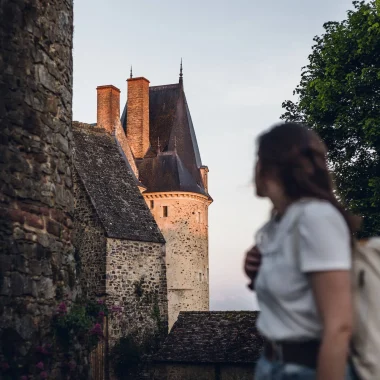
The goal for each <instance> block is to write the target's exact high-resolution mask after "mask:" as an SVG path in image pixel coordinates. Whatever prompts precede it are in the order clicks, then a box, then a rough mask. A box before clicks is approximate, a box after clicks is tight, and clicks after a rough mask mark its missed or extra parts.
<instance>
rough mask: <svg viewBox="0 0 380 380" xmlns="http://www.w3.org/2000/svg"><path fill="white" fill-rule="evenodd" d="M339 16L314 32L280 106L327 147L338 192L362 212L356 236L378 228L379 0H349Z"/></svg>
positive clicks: (379, 214)
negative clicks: (296, 82) (302, 63)
mask: <svg viewBox="0 0 380 380" xmlns="http://www.w3.org/2000/svg"><path fill="white" fill-rule="evenodd" d="M353 5H354V10H350V11H348V12H347V19H346V20H344V21H342V22H327V23H325V24H324V29H325V32H324V34H322V35H321V36H316V37H315V38H314V42H315V44H314V46H313V47H312V53H311V54H310V55H309V63H308V65H307V66H305V67H303V68H302V73H301V81H300V84H299V85H298V86H297V87H296V89H295V90H294V93H293V94H294V95H297V96H298V101H297V102H292V101H290V100H287V101H285V102H284V103H283V104H282V106H283V108H284V109H285V113H284V114H283V115H282V116H281V118H282V119H283V120H286V121H298V122H303V123H306V124H308V125H309V126H310V127H311V128H313V129H314V130H316V131H317V132H318V133H319V135H320V136H321V138H322V139H323V140H324V142H325V143H326V145H327V147H328V149H329V155H328V158H329V163H330V167H331V170H332V172H333V174H334V178H335V184H336V188H337V191H338V195H339V197H340V199H341V200H342V202H343V203H344V204H346V205H347V207H348V208H349V209H351V210H352V211H353V212H355V213H357V214H359V215H362V216H363V217H364V224H363V229H362V231H361V236H373V235H378V234H379V231H380V0H372V1H370V2H365V1H360V2H359V1H354V2H353Z"/></svg>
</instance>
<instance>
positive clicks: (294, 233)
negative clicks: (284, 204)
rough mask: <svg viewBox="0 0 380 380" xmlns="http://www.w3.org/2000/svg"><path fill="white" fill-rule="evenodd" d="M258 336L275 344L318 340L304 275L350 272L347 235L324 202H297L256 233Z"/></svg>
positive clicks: (316, 318) (319, 331) (313, 307)
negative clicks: (280, 216) (258, 257)
mask: <svg viewBox="0 0 380 380" xmlns="http://www.w3.org/2000/svg"><path fill="white" fill-rule="evenodd" d="M256 244H257V246H258V249H259V251H260V252H261V254H262V263H261V267H260V271H259V274H258V276H257V279H256V283H255V290H256V293H257V299H258V303H259V306H260V310H261V313H260V316H259V320H258V329H259V331H260V332H261V333H262V334H263V335H264V336H265V337H267V338H269V339H271V340H274V341H283V340H286V341H289V340H290V341H302V340H308V339H315V338H317V339H319V338H321V335H322V324H321V320H320V316H319V315H318V311H317V308H316V304H315V301H314V296H313V291H312V288H311V286H310V283H309V280H308V276H307V273H309V272H320V271H329V270H349V269H350V268H351V248H350V233H349V229H348V226H347V223H346V222H345V220H344V218H343V216H342V215H341V213H340V212H339V211H338V210H337V209H336V208H335V207H334V206H332V205H331V204H330V203H329V202H326V201H320V200H308V201H299V202H295V203H293V204H292V205H291V206H289V207H288V209H287V211H286V213H285V214H284V215H283V217H282V218H281V219H280V221H278V222H277V221H275V220H271V221H269V222H268V223H267V224H266V225H264V227H263V228H262V229H261V230H260V231H259V232H258V234H257V236H256Z"/></svg>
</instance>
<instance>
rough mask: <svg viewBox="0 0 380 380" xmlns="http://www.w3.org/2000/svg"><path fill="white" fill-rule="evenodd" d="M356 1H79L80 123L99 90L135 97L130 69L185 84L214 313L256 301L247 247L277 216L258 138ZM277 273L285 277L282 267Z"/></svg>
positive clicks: (87, 118)
mask: <svg viewBox="0 0 380 380" xmlns="http://www.w3.org/2000/svg"><path fill="white" fill-rule="evenodd" d="M348 9H352V3H351V1H350V0H319V1H308V0H287V1H283V0H265V1H257V0H234V1H227V0H218V1H216V0H202V1H200V0H191V1H190V0H186V1H185V0H138V1H125V0H107V1H104V0H76V1H74V107H73V112H74V115H73V117H74V120H79V121H83V122H89V123H90V122H96V90H95V89H96V87H97V86H99V85H106V84H113V85H115V86H116V87H118V88H120V90H121V102H122V105H121V107H122V108H123V105H124V103H125V101H126V79H127V78H128V77H129V69H130V65H133V72H134V76H144V77H146V78H147V79H149V80H150V82H151V85H153V86H154V85H162V84H170V83H176V82H177V81H178V74H179V63H180V59H181V57H182V58H183V68H184V86H185V92H186V97H187V101H188V103H189V107H190V112H191V116H192V119H193V123H194V127H195V131H196V134H197V139H198V144H199V148H200V152H201V157H202V161H203V164H204V165H208V167H209V169H210V173H209V192H210V194H211V196H212V197H213V199H214V203H213V204H212V205H211V206H210V209H209V231H210V291H211V305H210V307H211V310H250V309H255V308H256V301H255V298H254V294H253V293H251V292H249V291H248V290H247V288H246V284H247V280H246V278H245V276H244V274H243V271H242V265H243V264H242V263H243V257H244V251H245V250H246V249H247V248H249V246H250V245H252V244H253V235H254V233H255V231H256V230H257V229H258V227H260V225H261V224H263V223H264V222H265V221H266V219H267V217H268V212H269V205H268V203H267V202H266V201H264V200H260V199H257V198H255V197H254V189H253V186H252V168H253V163H254V156H255V138H256V137H257V135H258V134H260V132H262V131H263V130H265V129H267V128H268V127H269V126H271V125H272V124H273V123H275V122H277V121H278V120H279V116H280V115H281V113H282V109H281V103H282V101H283V100H286V99H290V98H292V91H293V89H294V88H295V86H296V85H297V84H298V82H299V80H300V72H301V67H302V66H304V65H305V64H306V63H307V57H308V55H309V54H310V52H311V46H312V45H313V37H314V36H315V35H318V34H321V33H322V32H323V28H322V25H323V23H324V22H327V21H341V20H342V19H344V18H345V15H346V11H347V10H348ZM273 275H276V274H275V273H274V274H273Z"/></svg>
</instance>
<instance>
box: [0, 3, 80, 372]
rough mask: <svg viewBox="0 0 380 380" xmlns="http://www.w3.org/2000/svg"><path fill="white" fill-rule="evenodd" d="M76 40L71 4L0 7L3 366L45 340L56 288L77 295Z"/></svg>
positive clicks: (0, 355)
mask: <svg viewBox="0 0 380 380" xmlns="http://www.w3.org/2000/svg"><path fill="white" fill-rule="evenodd" d="M72 36H73V2H72V0H50V1H49V2H48V4H47V3H46V2H45V1H42V0H25V1H18V0H0V44H1V46H0V48H1V55H0V93H1V98H0V171H1V173H0V214H1V221H0V321H1V322H0V342H1V344H0V360H4V357H5V356H7V357H9V356H13V357H15V356H19V357H23V356H26V355H27V354H28V353H30V352H31V350H33V349H34V346H33V345H35V344H36V342H39V341H41V340H43V339H45V338H47V337H48V334H49V330H50V323H51V317H52V315H53V313H54V312H55V310H56V307H57V299H56V296H57V292H58V290H59V292H61V293H62V292H63V293H67V294H69V302H70V297H71V296H72V295H73V294H74V293H75V286H76V273H75V262H74V257H73V247H72V243H71V231H72V211H73V210H72V206H73V204H74V202H73V194H72V173H71V168H70V163H71V157H70V150H71V139H72V137H71V119H72V113H71V112H72V71H73V67H72ZM57 371H58V370H57ZM57 371H56V372H55V373H53V374H52V376H53V377H54V378H56V379H58V378H60V377H59V374H58V372H57ZM77 378H79V377H77Z"/></svg>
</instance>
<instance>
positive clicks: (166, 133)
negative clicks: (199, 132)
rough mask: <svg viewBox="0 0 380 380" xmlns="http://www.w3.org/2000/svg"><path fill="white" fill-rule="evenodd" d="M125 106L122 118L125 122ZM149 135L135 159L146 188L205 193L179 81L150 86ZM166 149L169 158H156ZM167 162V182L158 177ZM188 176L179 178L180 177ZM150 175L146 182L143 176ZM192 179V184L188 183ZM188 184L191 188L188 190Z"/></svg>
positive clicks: (124, 124)
mask: <svg viewBox="0 0 380 380" xmlns="http://www.w3.org/2000/svg"><path fill="white" fill-rule="evenodd" d="M127 118H128V115H127V108H126V107H125V109H124V112H123V115H122V118H121V122H122V125H123V128H124V129H126V126H127ZM149 139H150V149H149V150H148V152H147V154H146V155H145V157H144V159H143V160H139V161H138V162H137V166H138V168H139V172H140V179H141V181H142V182H143V183H144V185H146V186H147V188H148V192H156V191H191V192H196V193H201V194H204V195H207V192H206V190H205V188H204V184H203V181H202V178H201V175H200V170H199V169H200V167H201V166H202V161H201V157H200V154H199V148H198V143H197V139H196V136H195V131H194V126H193V122H192V119H191V115H190V110H189V107H188V104H187V101H186V96H185V92H184V90H183V85H182V84H181V83H178V84H171V85H164V86H154V87H150V88H149ZM161 152H162V153H166V155H171V156H172V158H167V159H158V158H157V154H159V153H161ZM168 162H170V165H171V169H170V170H172V171H173V172H177V173H178V175H174V176H172V178H171V179H170V181H169V182H168V186H166V184H165V182H163V181H161V180H160V179H161V178H162V177H163V176H164V175H166V173H167V170H168V166H167V165H168ZM187 173H188V174H189V175H190V177H191V181H190V179H189V178H187V180H186V181H185V182H181V177H182V178H183V177H184V176H186V177H188V175H187ZM146 178H149V183H145V182H144V179H145V180H146ZM190 182H191V184H190ZM189 188H191V190H189Z"/></svg>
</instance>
